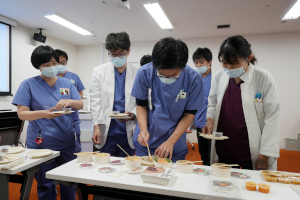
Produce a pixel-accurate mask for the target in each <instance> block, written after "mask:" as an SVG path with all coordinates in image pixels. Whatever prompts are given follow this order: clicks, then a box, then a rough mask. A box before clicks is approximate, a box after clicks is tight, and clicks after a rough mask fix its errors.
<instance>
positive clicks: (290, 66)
mask: <svg viewBox="0 0 300 200" xmlns="http://www.w3.org/2000/svg"><path fill="white" fill-rule="evenodd" d="M245 37H246V39H247V40H248V41H249V42H250V44H251V45H252V51H253V53H254V55H255V56H256V57H257V59H258V63H257V64H258V66H260V67H263V68H265V69H267V70H268V71H270V72H271V73H272V75H273V76H274V78H275V81H276V84H277V89H278V94H279V99H280V106H281V117H280V118H281V122H280V124H281V128H280V133H281V135H280V148H282V149H283V148H284V138H297V137H298V134H300V106H299V104H298V102H299V99H300V83H299V82H298V80H299V75H300V64H299V63H300V61H299V56H300V33H286V34H269V35H251V36H245ZM225 39H226V38H225V37H222V38H204V39H190V40H184V42H185V43H186V44H187V46H188V48H189V61H188V65H189V66H192V67H194V65H193V61H192V55H193V53H194V51H195V50H196V49H197V48H198V47H208V48H210V50H211V51H212V53H213V62H212V67H214V68H216V69H221V66H220V63H219V61H218V58H217V56H218V52H219V48H220V45H221V43H222V42H223V41H224V40H225ZM155 43H156V42H142V43H132V46H131V53H130V56H129V57H128V61H129V62H138V63H139V61H140V58H141V57H142V56H143V55H145V54H150V55H151V53H152V49H153V47H154V45H155ZM104 55H105V57H104V62H108V61H109V58H108V56H106V53H105V54H104ZM253 98H254V97H253ZM188 139H190V140H191V141H192V142H196V141H197V140H196V137H195V134H189V135H188Z"/></svg>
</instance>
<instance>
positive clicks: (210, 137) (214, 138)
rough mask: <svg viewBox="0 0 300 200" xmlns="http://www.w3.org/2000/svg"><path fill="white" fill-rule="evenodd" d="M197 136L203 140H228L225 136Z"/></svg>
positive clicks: (201, 134)
mask: <svg viewBox="0 0 300 200" xmlns="http://www.w3.org/2000/svg"><path fill="white" fill-rule="evenodd" d="M199 135H200V136H202V137H203V138H205V139H210V140H225V139H228V138H229V137H227V136H221V137H215V136H214V135H207V134H203V133H200V134H199Z"/></svg>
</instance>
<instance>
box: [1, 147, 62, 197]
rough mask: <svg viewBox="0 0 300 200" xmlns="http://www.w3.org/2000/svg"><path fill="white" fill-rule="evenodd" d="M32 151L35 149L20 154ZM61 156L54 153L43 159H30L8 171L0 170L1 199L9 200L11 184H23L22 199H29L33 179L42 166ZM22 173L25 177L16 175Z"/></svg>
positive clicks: (58, 153) (57, 152)
mask: <svg viewBox="0 0 300 200" xmlns="http://www.w3.org/2000/svg"><path fill="white" fill-rule="evenodd" d="M32 150H33V149H26V150H25V151H24V152H21V153H19V154H20V155H21V154H25V153H27V152H30V151H32ZM19 154H18V155H19ZM59 155H60V152H59V151H53V154H52V155H49V156H46V157H43V158H37V159H29V160H26V161H25V162H24V163H22V164H20V165H17V166H15V167H12V168H10V169H8V170H0V199H1V200H8V199H9V182H13V183H20V184H22V187H21V196H20V199H22V200H27V199H29V196H30V191H31V186H32V182H33V178H34V176H35V173H36V172H38V171H39V169H40V164H43V163H47V162H51V161H53V159H54V158H56V157H58V156H59ZM20 172H21V173H22V174H23V175H16V174H17V173H20Z"/></svg>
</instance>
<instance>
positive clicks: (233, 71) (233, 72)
mask: <svg viewBox="0 0 300 200" xmlns="http://www.w3.org/2000/svg"><path fill="white" fill-rule="evenodd" d="M246 63H247V60H246V62H245V64H246ZM245 64H244V65H243V66H241V67H240V68H236V69H227V68H225V67H223V69H224V71H225V73H226V74H227V75H228V76H229V77H230V78H238V77H240V76H241V75H242V74H243V73H245V70H244V66H245Z"/></svg>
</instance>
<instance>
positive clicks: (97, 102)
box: [90, 62, 138, 149]
mask: <svg viewBox="0 0 300 200" xmlns="http://www.w3.org/2000/svg"><path fill="white" fill-rule="evenodd" d="M137 70H138V67H136V66H134V65H131V64H129V63H127V68H126V78H125V111H129V112H132V113H134V114H136V100H135V98H134V97H133V96H131V90H132V86H133V83H134V79H135V75H136V73H137ZM114 94H115V68H114V65H113V63H112V62H108V63H105V64H103V65H100V66H98V67H95V68H94V71H93V76H92V81H91V87H90V95H91V97H90V98H91V101H90V102H91V115H92V121H93V124H94V126H95V125H99V126H100V132H101V137H100V145H97V148H100V149H101V148H102V147H103V146H104V145H105V142H106V138H107V134H108V130H109V126H110V121H111V118H110V117H109V116H108V115H107V113H112V111H113V105H114ZM135 126H136V119H135V120H129V121H127V122H126V130H127V139H128V143H129V146H130V147H131V148H132V149H134V146H133V143H132V136H133V132H134V130H135Z"/></svg>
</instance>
